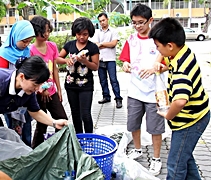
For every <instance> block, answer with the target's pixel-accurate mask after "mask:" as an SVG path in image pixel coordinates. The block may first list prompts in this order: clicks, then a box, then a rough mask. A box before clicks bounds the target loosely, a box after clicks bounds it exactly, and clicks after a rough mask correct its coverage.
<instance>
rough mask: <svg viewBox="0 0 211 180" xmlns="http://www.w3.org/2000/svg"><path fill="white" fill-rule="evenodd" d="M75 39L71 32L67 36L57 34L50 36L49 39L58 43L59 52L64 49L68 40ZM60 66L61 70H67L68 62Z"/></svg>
mask: <svg viewBox="0 0 211 180" xmlns="http://www.w3.org/2000/svg"><path fill="white" fill-rule="evenodd" d="M73 39H74V37H72V36H70V35H69V34H67V35H65V36H61V35H57V36H50V37H49V41H52V42H55V43H56V45H57V47H58V51H59V52H60V51H61V50H62V48H63V47H64V45H65V44H66V43H67V42H68V41H70V40H73ZM58 68H59V71H60V72H62V71H66V64H59V65H58Z"/></svg>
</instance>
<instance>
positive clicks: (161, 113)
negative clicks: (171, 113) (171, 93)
mask: <svg viewBox="0 0 211 180" xmlns="http://www.w3.org/2000/svg"><path fill="white" fill-rule="evenodd" d="M157 113H158V114H159V115H161V116H163V117H164V118H165V119H166V114H167V112H161V111H159V110H158V111H157Z"/></svg>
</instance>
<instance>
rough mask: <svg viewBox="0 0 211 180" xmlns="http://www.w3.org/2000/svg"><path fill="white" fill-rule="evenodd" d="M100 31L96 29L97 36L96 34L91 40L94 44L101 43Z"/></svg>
mask: <svg viewBox="0 0 211 180" xmlns="http://www.w3.org/2000/svg"><path fill="white" fill-rule="evenodd" d="M99 31H100V30H99V29H95V34H94V36H93V37H92V38H91V40H90V41H92V42H94V43H97V42H100V40H99V38H98V37H99Z"/></svg>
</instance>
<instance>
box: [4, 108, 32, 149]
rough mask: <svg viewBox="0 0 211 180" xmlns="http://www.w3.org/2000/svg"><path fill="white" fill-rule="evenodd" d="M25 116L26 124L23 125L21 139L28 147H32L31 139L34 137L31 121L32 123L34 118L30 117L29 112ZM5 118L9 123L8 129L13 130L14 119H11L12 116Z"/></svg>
mask: <svg viewBox="0 0 211 180" xmlns="http://www.w3.org/2000/svg"><path fill="white" fill-rule="evenodd" d="M24 116H25V120H26V122H25V123H23V129H22V136H21V139H22V141H23V142H24V143H25V144H26V145H27V146H29V147H31V137H32V134H31V131H32V127H31V121H32V117H31V116H30V114H29V113H28V111H26V112H25V114H24ZM4 118H5V121H6V123H7V126H8V128H10V129H13V127H12V121H13V118H12V117H11V114H4Z"/></svg>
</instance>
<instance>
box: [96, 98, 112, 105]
mask: <svg viewBox="0 0 211 180" xmlns="http://www.w3.org/2000/svg"><path fill="white" fill-rule="evenodd" d="M108 102H111V100H110V99H106V98H103V99H102V100H101V101H98V103H99V104H104V103H108Z"/></svg>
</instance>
